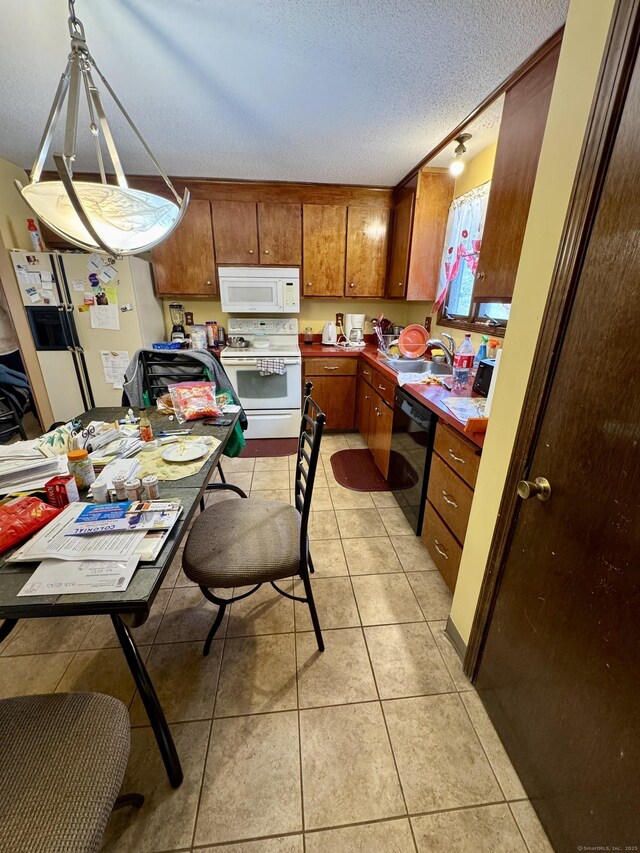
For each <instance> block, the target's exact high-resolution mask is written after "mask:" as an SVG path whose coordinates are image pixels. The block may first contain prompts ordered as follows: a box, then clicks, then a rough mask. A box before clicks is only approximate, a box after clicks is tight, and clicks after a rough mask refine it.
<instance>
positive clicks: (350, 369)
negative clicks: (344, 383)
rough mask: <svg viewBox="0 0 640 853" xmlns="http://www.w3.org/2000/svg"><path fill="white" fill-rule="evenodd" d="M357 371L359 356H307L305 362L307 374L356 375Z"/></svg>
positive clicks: (305, 372) (305, 373)
mask: <svg viewBox="0 0 640 853" xmlns="http://www.w3.org/2000/svg"><path fill="white" fill-rule="evenodd" d="M357 372H358V359H357V358H340V356H337V357H336V358H330V357H329V358H307V359H305V362H304V375H305V376H355V375H356V374H357Z"/></svg>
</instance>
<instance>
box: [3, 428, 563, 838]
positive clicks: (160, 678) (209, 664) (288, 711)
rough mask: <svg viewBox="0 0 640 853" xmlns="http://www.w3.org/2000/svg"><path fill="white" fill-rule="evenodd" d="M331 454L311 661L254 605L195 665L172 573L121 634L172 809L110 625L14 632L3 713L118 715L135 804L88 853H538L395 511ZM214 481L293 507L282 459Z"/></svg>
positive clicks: (278, 616)
mask: <svg viewBox="0 0 640 853" xmlns="http://www.w3.org/2000/svg"><path fill="white" fill-rule="evenodd" d="M348 446H353V447H359V446H361V440H360V438H359V436H355V435H347V436H343V435H327V436H325V438H324V439H323V448H322V450H323V452H322V454H321V470H320V472H319V477H318V480H317V483H316V486H317V490H316V493H315V497H314V505H313V518H312V521H311V528H310V534H311V535H310V538H311V541H312V545H311V551H312V555H313V559H314V562H315V567H316V574H315V576H314V578H313V588H314V592H315V597H316V602H317V607H318V612H319V616H320V621H321V624H322V627H323V631H324V636H325V643H326V651H325V652H324V654H322V655H321V654H319V653H318V650H317V646H316V643H315V636H314V634H313V633H312V632H311V623H310V620H309V616H308V610H307V608H306V606H305V605H300V604H298V603H296V604H295V605H294V603H293V602H292V601H290V600H288V599H285V598H282V597H280V596H278V595H277V594H276V593H275V592H274V591H273V590H272V589H271V588H263V589H262V590H260V592H259V593H257V594H256V595H255V596H253V597H251V598H248V599H245V600H244V601H242V602H239V603H238V604H234V605H233V606H232V607H231V608H230V614H229V616H228V618H226V619H225V621H224V622H223V624H222V626H221V628H220V631H219V635H218V637H219V638H218V639H216V640H215V641H214V644H213V647H212V651H211V654H210V655H209V657H208V658H204V657H203V656H202V654H201V651H202V640H203V639H204V637H205V636H206V634H207V632H208V630H209V627H210V625H211V622H212V620H213V617H214V614H215V607H214V606H213V605H212V604H209V603H208V602H206V601H205V600H204V598H203V597H202V595H201V594H200V591H199V589H198V588H197V587H196V586H195V585H193V584H191V583H190V582H189V581H188V579H187V578H186V577H185V576H184V575H183V574H182V572H181V568H180V566H181V554H180V555H178V557H177V558H176V560H175V562H174V565H173V566H172V568H171V570H170V572H169V574H168V575H167V578H166V580H165V583H164V584H163V589H162V590H161V591H160V593H159V594H158V596H157V599H156V602H155V605H154V608H153V611H152V615H151V617H150V619H149V620H148V621H147V623H145V625H143V626H142V627H141V628H139V629H137V632H136V636H137V641H138V643H139V644H140V647H141V650H142V654H143V655H144V658H145V660H146V663H147V667H148V669H149V672H150V674H151V677H152V679H153V681H154V683H155V685H156V689H157V691H158V694H159V696H160V699H161V701H162V703H163V706H164V709H165V713H166V715H167V718H168V720H169V722H170V724H171V728H172V731H173V733H174V737H175V739H176V744H177V748H178V752H179V754H180V756H181V760H182V764H183V768H184V772H185V781H184V783H183V785H182V786H181V788H180V789H178V790H177V791H174V790H172V789H171V787H170V786H169V784H168V782H167V779H166V776H165V774H164V771H163V768H162V765H161V762H160V758H159V756H158V752H157V749H156V746H155V742H154V740H153V735H152V733H151V729H150V727H149V726H148V724H147V720H146V717H145V713H144V709H143V707H142V703H141V702H140V699H139V697H138V696H137V695H135V688H134V685H133V682H132V680H131V677H130V675H129V673H128V670H127V668H126V666H125V663H124V660H123V658H122V654H121V652H120V650H119V649H118V648H117V642H116V639H115V636H114V634H113V630H112V628H111V624H110V621H109V620H108V619H106V618H105V617H98V618H96V619H93V618H89V617H87V618H82V619H68V620H54V619H47V620H36V621H35V622H28V621H25V622H23V623H22V624H21V625H19V626H18V628H17V629H16V631H14V633H13V634H12V635H11V636H10V637H9V638H8V640H7V641H5V643H4V644H3V645H2V646H0V696H9V695H16V694H20V693H37V692H50V691H55V690H58V691H63V690H101V691H104V692H108V693H112V694H113V695H115V696H118V697H119V698H120V699H122V700H123V701H124V702H126V703H127V704H128V705H129V711H130V715H131V722H132V726H133V728H132V748H131V757H130V760H129V769H128V772H127V777H126V779H125V783H124V786H123V788H124V790H125V791H131V790H137V791H141V792H142V793H144V795H145V796H146V802H145V805H144V807H143V808H142V809H141V811H140V812H137V813H136V812H132V811H130V810H127V809H124V810H122V811H119V812H117V813H116V814H114V815H113V817H112V818H111V820H110V822H109V826H108V829H107V835H106V839H105V844H104V848H103V849H104V850H105V851H128V852H129V851H130V852H131V853H133V851H135V853H161V851H167V853H168V851H192V850H193V851H196V850H197V851H201V853H214V851H215V850H220V851H226V853H445V851H446V853H449V851H455V853H467V851H468V853H483V851H487V853H489V851H491V853H493V851H501V853H527V851H529V853H548V851H550V850H551V847H550V846H549V844H548V842H547V840H546V837H545V835H544V832H543V831H542V829H541V827H540V825H539V823H538V821H537V818H536V816H535V812H534V811H533V809H532V808H531V806H530V804H529V803H528V801H527V800H526V795H525V793H524V791H523V789H522V787H521V785H520V782H519V780H518V777H517V775H516V773H515V771H514V770H513V767H512V766H511V763H510V761H509V759H508V757H507V755H506V753H505V751H504V749H503V747H502V745H501V743H500V741H499V739H498V737H497V735H496V733H495V731H494V729H493V726H492V725H491V722H490V721H489V719H488V717H487V715H486V713H485V711H484V709H483V707H482V704H481V702H480V700H479V698H478V696H477V694H476V693H475V691H474V690H473V687H472V686H471V685H470V684H469V682H468V681H467V679H466V678H465V676H464V673H463V672H462V666H461V664H460V660H459V659H458V656H457V654H456V652H455V650H454V649H453V648H452V646H451V644H450V643H449V641H448V639H447V638H446V637H445V635H444V627H445V624H446V618H447V616H448V614H449V609H450V604H451V596H450V594H449V591H448V589H447V588H446V586H445V584H444V582H443V581H442V579H441V577H440V575H439V573H438V572H437V570H436V569H435V566H434V564H433V563H432V562H431V559H430V557H429V555H428V553H427V552H426V550H425V549H424V548H423V547H422V544H421V543H420V540H419V539H417V538H416V537H415V536H414V535H413V532H412V531H411V529H410V527H409V526H408V525H407V524H406V523H403V521H404V516H402V514H401V512H400V511H399V510H398V506H397V504H396V503H395V501H394V499H393V496H392V495H390V494H388V493H375V494H371V495H369V494H363V493H358V492H352V491H349V490H347V489H343V488H342V487H341V486H339V485H338V484H337V483H336V482H335V480H334V477H333V473H332V470H331V463H330V461H329V459H330V456H331V454H332V453H334V452H335V451H336V450H340V449H344V448H346V447H348ZM224 468H225V473H226V475H227V478H228V479H229V480H230V481H232V482H236V483H237V484H238V485H240V486H242V488H244V489H245V490H246V491H247V492H249V491H251V493H252V494H254V495H256V496H259V497H263V498H270V499H276V500H291V498H292V495H291V484H292V471H293V461H292V460H291V459H288V458H279V459H256V460H253V459H239V460H226V461H225V463H224ZM223 499H228V497H227V496H226V495H224V494H220V493H217V494H215V495H213V494H212V495H210V496H209V498H208V501H209V504H210V505H211V504H215V502H217V501H219V500H223ZM238 499H239V498H238ZM212 546H213V547H214V548H215V531H213V541H212Z"/></svg>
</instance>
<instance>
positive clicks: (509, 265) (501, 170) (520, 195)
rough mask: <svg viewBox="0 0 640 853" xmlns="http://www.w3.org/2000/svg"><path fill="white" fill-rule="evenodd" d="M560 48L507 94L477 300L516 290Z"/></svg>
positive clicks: (500, 296) (492, 299)
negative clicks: (514, 287) (517, 274)
mask: <svg viewBox="0 0 640 853" xmlns="http://www.w3.org/2000/svg"><path fill="white" fill-rule="evenodd" d="M559 54H560V45H557V47H555V48H554V49H553V50H552V51H550V53H548V54H547V56H546V57H545V58H544V59H542V60H541V61H540V62H539V63H538V64H537V65H534V67H533V68H532V69H531V71H529V72H528V73H527V74H526V75H525V76H524V77H522V78H521V79H520V80H519V81H518V82H517V83H516V84H515V85H514V86H513V87H512V88H511V89H509V90H508V91H507V93H506V94H505V98H504V107H503V110H502V120H501V122H500V133H499V135H498V146H497V149H496V159H495V164H494V167H493V176H492V179H491V191H490V193H489V202H488V205H487V215H486V219H485V225H484V233H483V236H482V248H481V250H480V258H479V261H478V269H477V271H476V281H475V285H474V289H473V298H474V300H475V301H476V302H502V301H504V300H510V299H511V297H512V295H513V286H514V284H515V280H516V273H517V272H518V263H519V261H520V251H521V249H522V241H523V240H524V232H525V228H526V225H527V218H528V216H529V207H530V205H531V196H532V194H533V185H534V183H535V178H536V172H537V170H538V158H539V157H540V149H541V147H542V138H543V136H544V129H545V126H546V123H547V113H548V112H549V102H550V100H551V90H552V89H553V81H554V79H555V74H556V67H557V64H558V56H559Z"/></svg>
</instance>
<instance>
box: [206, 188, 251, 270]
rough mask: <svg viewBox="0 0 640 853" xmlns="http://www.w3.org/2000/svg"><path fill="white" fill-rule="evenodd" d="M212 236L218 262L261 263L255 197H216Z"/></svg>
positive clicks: (243, 264)
mask: <svg viewBox="0 0 640 853" xmlns="http://www.w3.org/2000/svg"><path fill="white" fill-rule="evenodd" d="M211 207H212V210H213V237H214V240H215V246H216V260H217V262H218V263H219V264H239V265H242V266H246V265H249V264H259V263H260V253H259V251H258V218H257V210H256V204H255V202H253V201H213V202H212V203H211Z"/></svg>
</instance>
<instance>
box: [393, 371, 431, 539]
mask: <svg viewBox="0 0 640 853" xmlns="http://www.w3.org/2000/svg"><path fill="white" fill-rule="evenodd" d="M437 422H438V417H437V415H435V414H434V413H433V412H432V411H430V410H429V409H428V408H427V407H426V406H423V405H422V404H421V403H418V402H417V401H416V400H415V399H414V398H413V397H410V396H409V394H407V392H406V391H403V390H402V388H396V398H395V406H394V409H393V432H392V433H391V459H390V461H389V475H388V477H387V483H388V485H389V489H390V490H391V491H392V492H393V495H394V497H395V499H396V501H397V502H398V505H399V507H400V509H401V510H402V511H403V513H404V514H405V516H406V517H407V520H408V521H409V524H410V525H411V527H412V528H413V529H414V531H415V532H416V535H417V536H419V535H420V533H421V532H422V520H423V518H424V507H425V503H426V500H427V486H428V485H429V469H430V468H431V452H432V450H433V438H434V435H435V431H436V423H437Z"/></svg>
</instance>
